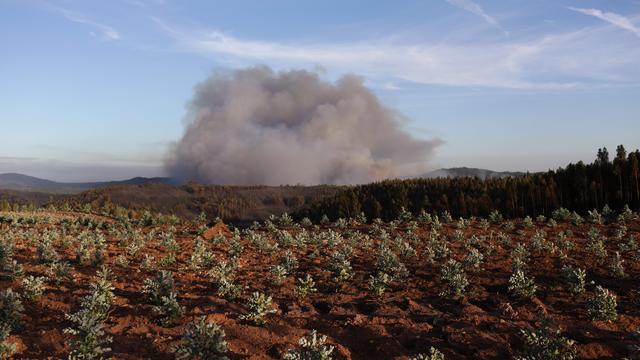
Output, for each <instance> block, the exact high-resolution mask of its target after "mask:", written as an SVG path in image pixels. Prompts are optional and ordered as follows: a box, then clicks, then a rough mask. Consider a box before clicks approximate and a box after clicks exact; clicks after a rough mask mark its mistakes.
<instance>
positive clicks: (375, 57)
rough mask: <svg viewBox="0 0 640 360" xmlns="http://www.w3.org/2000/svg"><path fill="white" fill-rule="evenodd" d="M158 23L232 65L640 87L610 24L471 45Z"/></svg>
mask: <svg viewBox="0 0 640 360" xmlns="http://www.w3.org/2000/svg"><path fill="white" fill-rule="evenodd" d="M155 20H156V22H157V23H158V24H159V25H160V26H161V27H162V29H164V30H165V31H166V32H167V34H169V35H170V36H172V37H173V38H174V39H175V40H176V41H177V43H178V44H179V47H180V49H181V50H182V51H189V52H194V53H199V54H203V55H208V56H214V57H215V59H216V60H217V61H220V62H222V63H225V64H226V65H228V66H231V67H238V66H250V65H252V64H259V63H267V64H269V65H270V66H273V67H275V68H291V67H303V66H304V67H307V68H313V67H314V66H317V65H320V66H322V67H324V68H326V69H327V70H328V71H329V74H330V75H331V74H338V73H342V72H356V73H358V74H361V75H364V76H366V77H367V78H368V79H370V80H371V81H373V82H375V83H379V84H384V83H386V82H391V83H397V82H400V83H403V82H408V83H414V84H430V85H433V84H436V85H447V86H466V87H495V88H512V89H546V90H549V89H569V88H586V87H603V86H605V87H606V86H628V85H640V68H638V66H637V63H638V62H640V48H639V47H630V46H629V44H628V42H624V41H615V40H619V39H615V38H614V37H615V36H617V35H618V34H616V33H612V32H611V31H609V30H610V29H608V27H599V28H594V29H582V30H578V31H572V32H566V33H561V34H554V35H545V36H541V37H538V38H534V39H530V38H527V39H524V40H516V39H508V41H507V40H505V41H499V42H495V41H490V42H484V41H483V42H476V43H471V44H469V43H464V44H447V43H416V44H403V43H399V42H392V41H379V40H377V41H363V42H354V43H323V44H309V43H304V44H296V43H283V42H272V41H259V40H249V39H241V38H238V37H234V36H232V35H229V34H227V33H224V32H221V31H195V32H194V31H187V32H184V31H181V30H177V29H175V28H173V27H171V26H168V25H166V24H165V23H164V22H162V21H161V20H159V19H155ZM612 39H615V40H613V41H612ZM595 44H598V45H597V46H595Z"/></svg>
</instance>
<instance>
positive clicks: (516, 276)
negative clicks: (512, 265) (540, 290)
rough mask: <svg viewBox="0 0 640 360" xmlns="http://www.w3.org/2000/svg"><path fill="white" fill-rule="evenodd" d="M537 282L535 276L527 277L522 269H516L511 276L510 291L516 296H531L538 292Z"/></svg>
mask: <svg viewBox="0 0 640 360" xmlns="http://www.w3.org/2000/svg"><path fill="white" fill-rule="evenodd" d="M536 289H537V287H536V283H535V281H534V279H533V277H530V278H529V277H527V276H526V275H525V273H524V271H522V270H516V271H514V272H513V274H511V277H510V278H509V291H510V292H511V293H513V294H514V295H516V296H519V297H524V298H530V297H533V296H534V295H535V293H536Z"/></svg>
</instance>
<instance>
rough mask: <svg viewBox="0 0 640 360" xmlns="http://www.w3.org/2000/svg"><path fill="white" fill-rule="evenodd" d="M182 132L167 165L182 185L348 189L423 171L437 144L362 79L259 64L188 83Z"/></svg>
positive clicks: (436, 141)
mask: <svg viewBox="0 0 640 360" xmlns="http://www.w3.org/2000/svg"><path fill="white" fill-rule="evenodd" d="M186 120H187V128H186V131H185V133H184V136H183V137H182V139H181V140H180V141H179V142H178V143H176V144H175V146H174V147H173V148H172V149H171V152H170V155H169V157H168V159H167V161H166V167H167V170H168V172H169V174H170V175H171V176H172V177H174V178H176V179H180V180H195V181H200V182H203V183H214V184H236V185H246V184H264V185H282V184H353V183H365V182H371V181H376V180H381V179H385V178H390V177H404V176H412V175H418V174H421V173H423V172H425V170H426V168H427V161H428V159H429V157H430V155H431V154H432V153H433V150H434V148H435V147H436V146H437V145H438V144H439V140H430V141H425V140H418V139H415V138H413V137H412V136H410V135H409V134H407V133H406V132H404V131H403V130H401V128H400V121H401V117H400V116H399V115H398V114H397V113H395V112H394V111H393V110H391V109H389V108H387V107H385V106H383V105H382V104H381V103H380V101H379V100H378V99H377V97H376V96H375V95H374V94H373V93H371V92H370V91H369V90H368V89H366V88H365V87H364V86H363V84H362V80H361V79H360V78H358V77H355V76H352V75H346V76H344V77H342V78H341V79H340V80H338V81H337V82H336V83H335V84H332V83H328V82H325V81H322V80H321V79H320V78H319V76H318V75H317V74H315V73H312V72H308V71H304V70H299V71H286V72H279V73H276V72H273V71H272V70H271V69H269V68H267V67H255V68H249V69H245V70H238V71H235V72H232V73H228V74H216V75H213V76H211V77H210V78H208V79H207V80H205V81H204V82H202V83H201V84H199V85H198V86H197V87H196V91H195V96H194V98H193V100H192V101H191V103H190V105H189V110H188V113H187V119H186Z"/></svg>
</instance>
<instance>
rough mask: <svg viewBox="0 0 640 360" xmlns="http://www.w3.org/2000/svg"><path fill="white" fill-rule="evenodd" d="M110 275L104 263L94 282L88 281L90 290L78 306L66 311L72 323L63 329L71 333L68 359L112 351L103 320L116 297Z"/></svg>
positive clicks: (90, 357) (93, 357) (95, 355)
mask: <svg viewBox="0 0 640 360" xmlns="http://www.w3.org/2000/svg"><path fill="white" fill-rule="evenodd" d="M110 277H111V272H110V271H109V269H108V268H106V267H103V268H102V269H101V270H100V271H99V272H98V276H97V281H96V283H94V284H92V285H91V289H92V292H91V294H90V295H88V296H86V297H84V298H83V299H82V302H81V308H80V310H78V312H76V313H74V314H71V315H66V318H67V320H69V321H71V323H72V324H73V325H72V326H71V327H69V328H66V329H65V330H64V332H65V333H67V334H71V335H72V336H73V338H72V339H71V340H70V342H69V347H70V348H71V352H70V353H69V359H103V355H104V354H106V353H108V352H109V351H111V349H110V348H109V347H107V346H108V345H109V344H110V343H111V341H112V339H111V337H110V336H107V334H106V333H105V331H104V321H105V320H106V319H107V317H108V315H109V311H110V307H111V304H112V303H113V300H114V298H115V296H114V295H113V292H112V290H113V286H112V284H111V282H110V280H109V278H110Z"/></svg>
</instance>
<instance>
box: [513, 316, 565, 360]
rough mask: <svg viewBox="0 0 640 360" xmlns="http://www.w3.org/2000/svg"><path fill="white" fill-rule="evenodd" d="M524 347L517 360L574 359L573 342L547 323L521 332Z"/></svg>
mask: <svg viewBox="0 0 640 360" xmlns="http://www.w3.org/2000/svg"><path fill="white" fill-rule="evenodd" d="M521 334H522V337H523V340H524V347H523V349H522V351H521V353H520V356H518V357H516V359H517V360H538V359H540V360H546V359H548V360H572V359H574V358H575V357H576V348H575V345H574V341H573V340H570V339H567V338H566V337H564V336H562V335H561V334H560V330H554V329H552V328H551V326H550V325H549V323H548V322H547V321H544V322H543V324H542V326H541V327H540V328H537V329H525V330H522V332H521Z"/></svg>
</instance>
